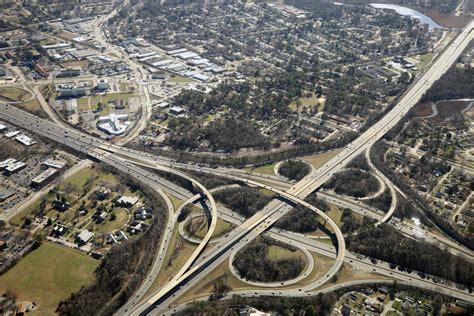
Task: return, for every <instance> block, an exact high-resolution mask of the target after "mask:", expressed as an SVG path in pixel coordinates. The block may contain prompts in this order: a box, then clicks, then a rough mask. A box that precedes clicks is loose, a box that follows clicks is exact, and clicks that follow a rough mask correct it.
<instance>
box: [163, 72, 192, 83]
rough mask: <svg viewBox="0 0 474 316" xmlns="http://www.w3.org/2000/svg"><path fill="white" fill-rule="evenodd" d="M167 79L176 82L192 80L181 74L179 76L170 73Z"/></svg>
mask: <svg viewBox="0 0 474 316" xmlns="http://www.w3.org/2000/svg"><path fill="white" fill-rule="evenodd" d="M169 79H170V81H171V82H177V83H188V82H194V80H193V79H190V78H187V77H183V76H180V75H175V74H170V77H169Z"/></svg>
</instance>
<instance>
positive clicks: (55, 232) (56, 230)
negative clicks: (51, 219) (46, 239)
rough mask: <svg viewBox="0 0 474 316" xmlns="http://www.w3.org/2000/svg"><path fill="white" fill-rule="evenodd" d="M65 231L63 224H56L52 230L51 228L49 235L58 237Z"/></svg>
mask: <svg viewBox="0 0 474 316" xmlns="http://www.w3.org/2000/svg"><path fill="white" fill-rule="evenodd" d="M65 233H66V228H65V227H63V226H59V225H56V226H54V228H53V230H51V235H52V236H54V237H56V238H58V237H59V236H62V235H64V234H65Z"/></svg>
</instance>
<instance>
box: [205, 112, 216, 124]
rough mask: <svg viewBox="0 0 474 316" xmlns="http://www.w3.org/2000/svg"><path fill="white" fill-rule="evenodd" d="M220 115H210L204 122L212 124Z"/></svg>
mask: <svg viewBox="0 0 474 316" xmlns="http://www.w3.org/2000/svg"><path fill="white" fill-rule="evenodd" d="M217 116H218V114H217V113H216V114H209V115H208V116H207V117H206V118H205V119H204V122H212V121H214V120H215V119H216V118H217Z"/></svg>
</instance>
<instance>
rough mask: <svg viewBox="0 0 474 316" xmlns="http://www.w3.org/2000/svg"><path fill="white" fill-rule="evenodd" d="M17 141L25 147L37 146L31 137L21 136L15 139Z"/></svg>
mask: <svg viewBox="0 0 474 316" xmlns="http://www.w3.org/2000/svg"><path fill="white" fill-rule="evenodd" d="M15 140H16V141H17V142H19V143H21V144H23V145H25V146H31V145H34V144H36V141H35V140H33V139H31V138H30V137H28V136H26V135H19V136H17V137H15Z"/></svg>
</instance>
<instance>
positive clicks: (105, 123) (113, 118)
mask: <svg viewBox="0 0 474 316" xmlns="http://www.w3.org/2000/svg"><path fill="white" fill-rule="evenodd" d="M130 124H131V123H130V122H128V115H127V114H113V113H112V114H109V115H107V116H101V117H99V121H98V122H97V128H98V129H99V130H101V131H103V132H105V133H107V134H110V135H122V134H123V133H125V131H126V130H127V128H128V127H129V126H130Z"/></svg>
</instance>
